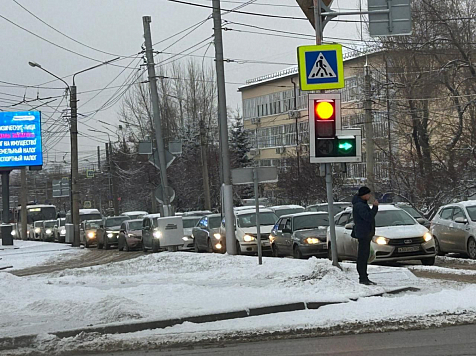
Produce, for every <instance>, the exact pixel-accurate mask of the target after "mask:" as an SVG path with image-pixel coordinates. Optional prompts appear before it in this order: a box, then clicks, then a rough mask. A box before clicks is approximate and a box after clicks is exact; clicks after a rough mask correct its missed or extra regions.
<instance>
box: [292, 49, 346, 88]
mask: <svg viewBox="0 0 476 356" xmlns="http://www.w3.org/2000/svg"><path fill="white" fill-rule="evenodd" d="M298 67H299V82H300V85H301V90H322V89H339V88H343V87H344V64H343V61H342V46H341V45H339V44H332V45H322V46H301V47H298Z"/></svg>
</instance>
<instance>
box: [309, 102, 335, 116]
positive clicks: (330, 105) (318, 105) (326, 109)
mask: <svg viewBox="0 0 476 356" xmlns="http://www.w3.org/2000/svg"><path fill="white" fill-rule="evenodd" d="M314 113H315V114H316V120H335V113H336V103H335V101H318V100H316V101H314Z"/></svg>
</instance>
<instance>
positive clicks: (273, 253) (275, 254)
mask: <svg viewBox="0 0 476 356" xmlns="http://www.w3.org/2000/svg"><path fill="white" fill-rule="evenodd" d="M271 256H273V257H279V251H278V246H276V245H275V244H273V245H271Z"/></svg>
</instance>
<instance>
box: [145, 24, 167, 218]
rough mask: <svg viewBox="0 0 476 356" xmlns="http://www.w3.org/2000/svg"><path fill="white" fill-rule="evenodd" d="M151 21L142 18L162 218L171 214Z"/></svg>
mask: <svg viewBox="0 0 476 356" xmlns="http://www.w3.org/2000/svg"><path fill="white" fill-rule="evenodd" d="M151 22H152V19H151V17H150V16H143V17H142V23H143V26H144V39H145V49H146V51H145V53H146V57H147V71H148V74H149V85H150V100H151V102H152V111H153V114H154V126H155V138H156V142H157V153H158V154H159V165H160V181H161V184H162V191H163V195H164V196H163V202H164V216H169V215H170V213H171V209H170V205H169V190H168V189H169V186H168V182H167V166H166V162H165V146H164V139H163V137H162V118H161V116H160V109H159V94H158V92H157V79H156V75H155V63H154V52H153V49H152V36H151V33H150V23H151Z"/></svg>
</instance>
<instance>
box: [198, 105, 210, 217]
mask: <svg viewBox="0 0 476 356" xmlns="http://www.w3.org/2000/svg"><path fill="white" fill-rule="evenodd" d="M199 114H200V113H199ZM205 135H206V133H205V122H204V120H203V116H202V115H200V153H201V160H202V179H203V194H204V203H205V204H204V206H205V210H211V209H212V204H211V201H210V183H209V180H208V155H207V140H206V137H205Z"/></svg>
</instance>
